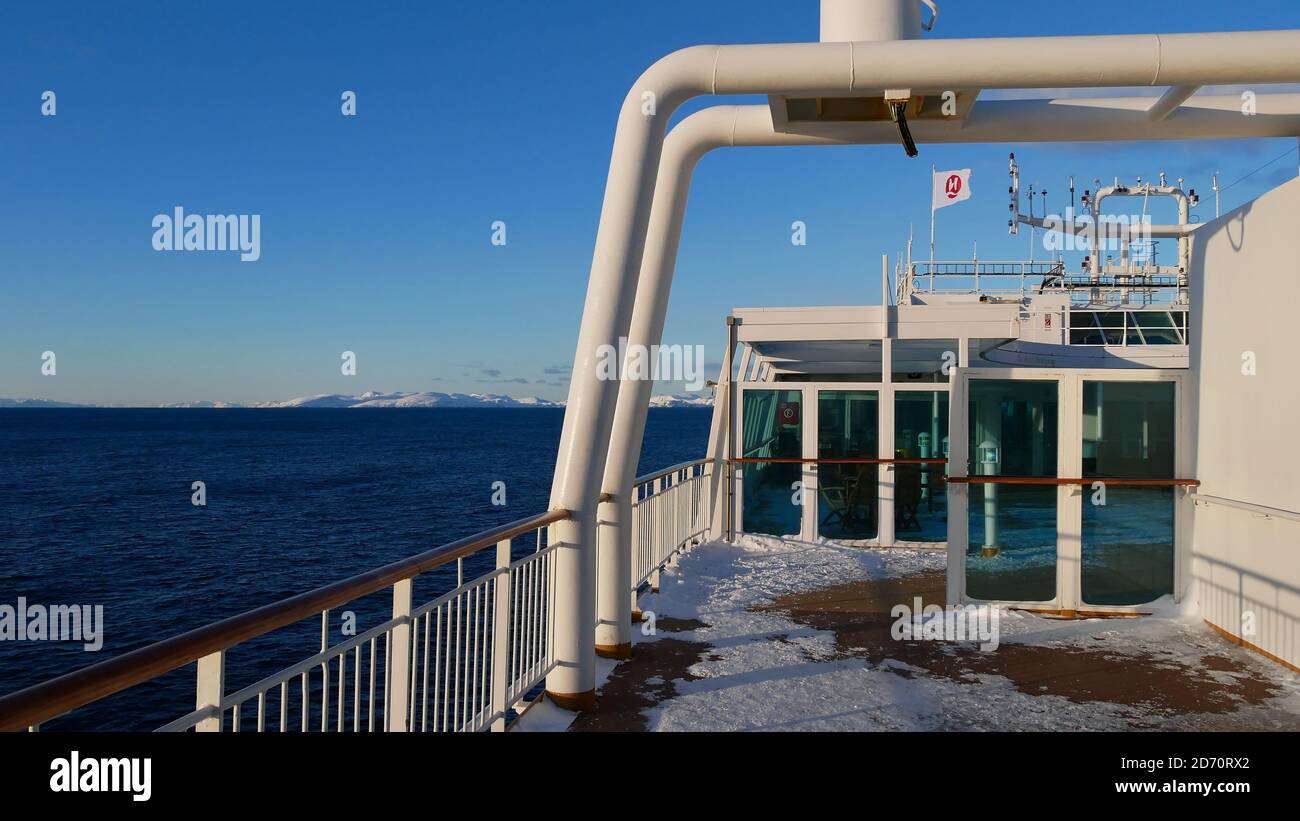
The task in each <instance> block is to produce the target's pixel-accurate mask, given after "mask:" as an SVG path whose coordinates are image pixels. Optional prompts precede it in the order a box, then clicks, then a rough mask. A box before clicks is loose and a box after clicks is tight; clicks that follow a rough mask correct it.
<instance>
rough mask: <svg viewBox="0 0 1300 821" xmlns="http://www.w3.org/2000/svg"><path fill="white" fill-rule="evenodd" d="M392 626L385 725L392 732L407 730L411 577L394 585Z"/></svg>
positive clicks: (388, 659) (409, 696)
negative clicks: (396, 623)
mask: <svg viewBox="0 0 1300 821" xmlns="http://www.w3.org/2000/svg"><path fill="white" fill-rule="evenodd" d="M393 619H394V620H399V621H400V623H399V624H398V625H397V626H396V627H394V628H393V631H392V633H391V635H392V639H390V641H389V644H388V658H387V659H386V661H387V662H388V691H387V692H386V693H385V694H384V695H385V699H384V702H385V704H384V725H385V727H386V728H387V730H388V732H390V733H404V732H406V731H407V726H406V714H407V707H408V706H409V704H410V701H409V699H410V698H411V692H410V675H411V580H410V579H403V580H401V581H400V582H398V583H396V584H394V585H393Z"/></svg>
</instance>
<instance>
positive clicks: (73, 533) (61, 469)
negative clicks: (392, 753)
mask: <svg viewBox="0 0 1300 821" xmlns="http://www.w3.org/2000/svg"><path fill="white" fill-rule="evenodd" d="M709 417H710V414H709V413H707V412H705V411H702V410H699V409H655V410H652V411H651V412H650V420H649V423H648V428H647V431H646V437H645V445H644V447H643V449H642V453H641V462H640V470H639V472H640V473H645V472H647V471H650V470H656V469H659V468H662V467H667V466H669V465H672V464H675V463H678V462H682V461H685V460H688V459H695V458H699V457H701V456H703V454H704V451H705V447H706V445H707V440H708V428H709ZM562 419H563V411H562V410H558V409H542V408H538V409H504V408H471V409H451V408H448V409H375V410H364V409H362V410H355V409H274V410H252V409H250V410H237V409H220V410H200V409H183V410H180V409H178V410H144V409H141V410H110V409H102V410H101V409H94V410H90V409H87V410H81V409H44V410H42V409H9V410H0V557H3V561H0V604H8V605H11V606H14V605H16V604H17V599H18V597H20V596H22V597H25V598H26V600H27V602H28V603H29V604H44V605H49V604H87V605H96V604H98V605H103V608H104V622H105V624H104V632H103V635H104V648H103V650H101V651H99V652H98V653H88V652H85V651H84V650H83V649H82V647H81V645H80V644H73V643H55V642H25V643H24V642H13V641H0V694H3V693H8V692H11V691H14V690H17V689H20V688H22V687H25V686H27V685H30V684H33V683H36V682H38V681H42V680H44V679H47V678H50V677H53V676H56V675H59V674H61V673H65V672H68V671H69V670H73V669H76V668H78V667H81V666H84V665H86V664H89V663H92V662H94V661H99V660H102V659H105V658H108V657H110V656H111V655H115V654H117V653H120V652H123V651H126V650H130V649H133V648H136V647H139V646H142V645H144V644H147V643H149V642H151V641H156V640H158V639H162V638H165V637H167V636H170V635H173V634H175V633H178V632H181V631H184V630H187V629H190V628H193V627H197V626H200V625H202V624H205V623H208V622H211V621H215V620H217V619H220V618H224V617H226V616H231V615H234V614H236V613H240V612H242V611H244V610H248V609H250V608H253V607H257V606H259V605H262V604H266V603H268V602H271V601H275V600H276V599H279V598H282V597H285V596H288V595H291V594H294V593H298V592H302V591H304V590H309V589H311V588H314V587H317V586H319V585H322V584H325V583H328V582H332V581H336V580H338V579H342V578H345V577H347V576H350V575H352V574H355V573H358V572H361V571H363V570H367V569H370V568H373V567H377V566H379V565H382V564H385V563H387V562H390V561H394V560H396V559H400V558H403V557H405V556H409V555H411V554H413V553H418V552H420V551H423V550H427V549H429V548H431V547H435V546H437V545H440V544H444V543H446V542H450V541H452V540H454V539H457V538H460V537H462V536H466V535H470V534H473V533H475V532H478V531H480V530H484V529H486V528H489V527H492V526H494V525H497V524H501V523H504V522H508V521H511V520H514V519H518V518H521V517H524V516H529V515H532V514H534V513H539V512H541V511H543V510H545V508H546V503H547V499H548V495H549V491H550V483H551V474H552V471H553V470H554V467H555V452H556V446H557V444H558V441H559V435H560V425H561V422H562ZM195 481H202V482H204V483H205V485H206V494H207V504H206V506H203V507H199V506H195V505H194V504H192V503H191V494H192V493H193V491H192V490H191V485H192V483H193V482H195ZM497 481H500V482H504V483H505V490H506V502H507V504H506V505H504V506H497V505H493V504H492V489H493V483H494V482H497ZM517 541H520V542H522V541H523V540H522V539H521V540H517ZM528 549H529V548H528V546H526V545H522V544H517V545H516V550H517V552H518V553H519V555H523V553H524V552H525V551H526V550H528ZM491 553H492V551H483V555H482V557H481V560H480V561H481V562H482V563H483V568H482V569H483V570H486V569H487V568H488V567H489V566H490V564H491V562H492V560H493V559H492V556H491V555H489V554H491ZM477 569H479V568H477V567H473V568H468V567H467V570H466V572H467V573H469V572H472V571H473V570H477ZM452 572H454V570H452V569H451V568H448V569H447V571H446V572H435V573H431V574H428V575H427V577H426V578H423V579H422V580H421V581H420V582H419V583H417V588H416V594H417V601H421V600H424V599H422V598H421V596H422V595H428V596H429V597H431V596H432V595H436V594H437V593H438V592H441V591H442V590H445V589H449V586H450V584H449V583H450V582H451V576H450V573H452ZM390 604H391V596H388V597H387V600H385V596H384V595H383V594H376V596H373V597H370V599H368V600H366V601H363V602H361V603H359V604H358V605H356V606H354V607H353V608H352V609H354V610H355V611H356V612H357V614H358V620H359V627H360V629H365V628H366V627H367V626H369V625H373V624H376V623H378V622H379V621H382V620H383V619H385V618H387V614H386V613H385V610H386V609H387V607H388V606H389V605H390ZM338 638H339V637H338V636H336V637H335V639H334V640H338ZM319 641H320V625H319V622H316V623H315V624H310V623H304V624H301V625H298V626H296V627H292V628H286V629H285V630H281V631H277V633H275V634H273V635H271V636H267V637H263V638H262V639H258V640H256V641H254V642H251V643H250V644H249V645H247V646H245V647H241V648H239V649H238V650H237V651H236V652H233V653H231V654H230V658H229V659H228V661H227V664H228V668H227V680H228V682H229V684H230V688H231V689H233V688H234V687H238V686H244V685H246V684H249V683H251V682H252V681H254V680H255V678H256V677H260V676H263V675H266V674H268V673H270V672H273V671H274V670H276V669H279V667H281V666H284V665H285V664H286V663H287V662H291V661H297V660H300V659H303V658H306V657H308V656H310V655H311V654H312V653H314V652H315V651H316V650H318V649H319ZM193 670H194V668H193V665H190V666H188V667H186V668H182V669H181V670H178V671H175V672H173V673H170V674H168V675H167V676H164V677H162V678H161V679H159V680H158V681H156V682H154V683H150V684H148V685H142V686H140V687H137V688H134V689H133V690H132V691H128V692H127V693H123V694H120V695H118V696H114V697H112V698H110V699H106V700H105V701H103V702H101V703H100V704H98V705H94V706H91V707H87V708H84V709H82V710H80V711H78V712H76V713H74V714H72V715H71V716H69V717H68V718H66V719H63V720H61V721H57V722H53V723H51V724H50V725H48V726H49V728H50V729H60V728H63V729H80V728H98V729H152V728H153V727H155V726H158V725H161V724H163V723H165V722H166V721H169V720H171V719H172V718H176V717H179V716H180V715H182V714H184V713H185V712H187V711H189V710H192V709H193V707H194V690H193V687H194V683H193V682H194V679H193V676H194V672H193Z"/></svg>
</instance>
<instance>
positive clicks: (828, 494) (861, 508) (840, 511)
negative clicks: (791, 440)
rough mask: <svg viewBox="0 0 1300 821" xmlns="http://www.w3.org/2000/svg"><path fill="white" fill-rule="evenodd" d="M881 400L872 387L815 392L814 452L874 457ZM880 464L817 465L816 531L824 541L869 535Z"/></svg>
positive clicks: (831, 456)
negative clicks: (868, 389)
mask: <svg viewBox="0 0 1300 821" xmlns="http://www.w3.org/2000/svg"><path fill="white" fill-rule="evenodd" d="M879 404H880V400H879V395H878V394H877V392H876V391H819V392H818V393H817V456H818V457H819V458H821V459H877V458H879V453H880V444H879V443H880V437H879V430H880V412H879V411H880V408H879ZM879 473H880V466H879V465H818V466H817V516H818V517H819V518H818V524H817V529H818V532H819V533H820V534H821V535H822V536H825V537H826V538H828V539H874V538H876V531H877V523H876V510H877V501H876V500H877V496H878V494H877V485H878V483H879V482H878V477H879Z"/></svg>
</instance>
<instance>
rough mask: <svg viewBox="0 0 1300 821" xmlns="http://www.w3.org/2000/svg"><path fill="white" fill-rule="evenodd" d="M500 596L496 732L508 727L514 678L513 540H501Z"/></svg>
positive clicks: (496, 606)
mask: <svg viewBox="0 0 1300 821" xmlns="http://www.w3.org/2000/svg"><path fill="white" fill-rule="evenodd" d="M497 570H499V571H502V572H501V573H499V574H498V575H497V583H496V595H495V599H494V601H493V604H492V712H493V713H495V714H496V718H494V719H493V720H492V732H494V733H500V732H504V731H505V729H506V688H507V685H508V684H509V683H510V682H509V677H510V666H509V664H508V663H507V662H508V661H509V659H510V540H509V539H503V540H501V541H499V542H497Z"/></svg>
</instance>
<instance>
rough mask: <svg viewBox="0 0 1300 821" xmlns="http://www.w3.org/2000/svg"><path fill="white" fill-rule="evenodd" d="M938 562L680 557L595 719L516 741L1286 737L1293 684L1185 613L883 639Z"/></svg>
mask: <svg viewBox="0 0 1300 821" xmlns="http://www.w3.org/2000/svg"><path fill="white" fill-rule="evenodd" d="M945 563H946V554H945V553H944V552H943V551H942V550H933V549H930V550H925V549H916V550H911V549H897V548H896V549H889V550H881V549H862V548H850V547H844V546H840V545H836V544H834V543H830V542H817V543H810V542H799V541H792V540H781V539H775V538H767V537H757V536H743V537H741V538H740V539H739V541H738V543H736V544H726V543H711V544H707V545H703V546H701V547H698V548H695V549H694V550H693V551H692V552H691V553H690V554H688V555H686V556H685V557H683V558H682V559H681V563H680V565H679V566H678V567H676V568H670V569H668V570H666V571H665V572H664V574H663V577H662V581H661V592H660V593H659V594H653V593H646V594H644V595H642V597H641V600H640V606H641V608H642V609H643V610H644V611H647V612H650V611H652V612H653V613H654V616H655V621H654V624H655V630H654V632H653V634H652V635H643V632H648V630H647V631H642V630H634V640H635V642H636V645H635V648H634V651H635V652H634V658H633V660H632V661H629V662H625V663H623V664H621V665H617V666H615V665H612V664H604V665H602V667H601V670H600V673H601V676H600V679H601V682H600V684H599V686H600V692H599V705H598V707H597V708H596V709H595V710H593V711H590V712H588V713H584V714H582V715H580V716H578V717H577V718H576V720H573V716H572V715H571V714H569V713H565V712H563V711H561V710H559V709H558V708H555V707H554V706H553V705H550V704H547V703H542V704H539V705H537V707H535V708H534V709H532V710H530V711H528V713H527V714H525V716H524V717H523V718H522V719H521V720H520V722H518V725H517V727H516V729H519V730H526V731H527V730H558V729H565V728H569V729H574V730H583V729H586V730H602V729H607V730H638V729H647V730H695V731H699V730H993V729H997V730H1067V729H1070V730H1073V729H1088V730H1111V729H1138V728H1141V729H1148V728H1158V729H1291V730H1295V729H1300V677H1297V676H1296V675H1295V674H1293V673H1291V672H1290V671H1288V670H1286V669H1285V668H1283V667H1281V666H1280V665H1277V664H1274V663H1272V662H1270V661H1267V660H1265V659H1263V658H1261V657H1259V656H1257V655H1255V654H1253V653H1250V652H1248V651H1246V650H1243V649H1242V648H1239V647H1236V646H1234V645H1232V644H1230V643H1228V642H1226V641H1224V640H1223V639H1221V638H1220V637H1219V636H1217V635H1216V634H1214V633H1213V631H1211V630H1210V629H1209V628H1208V627H1207V626H1205V625H1204V623H1203V622H1202V621H1201V619H1200V618H1199V616H1197V614H1196V613H1195V612H1194V610H1193V609H1192V608H1190V607H1182V608H1179V607H1177V606H1175V605H1173V604H1172V602H1169V603H1163V604H1162V605H1161V606H1160V607H1157V608H1156V613H1155V614H1154V615H1151V616H1147V617H1143V618H1139V619H1092V620H1077V621H1065V620H1060V619H1052V618H1047V617H1043V616H1037V615H1033V614H1030V613H1025V612H1020V611H1002V613H1001V621H1000V628H1001V630H1000V642H1001V644H1000V646H999V647H998V649H996V650H994V651H992V652H988V653H982V652H980V651H979V649H978V646H977V644H976V643H975V642H934V641H924V642H923V641H906V640H897V639H894V638H893V637H892V635H891V630H890V626H891V623H892V621H893V619H892V618H891V617H890V616H889V610H890V609H891V608H892V606H893V605H896V604H908V605H909V606H910V605H911V604H912V600H913V596H915V595H920V596H923V597H924V598H925V600H926V602H927V603H929V602H938V603H942V595H943V573H944V567H945Z"/></svg>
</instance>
